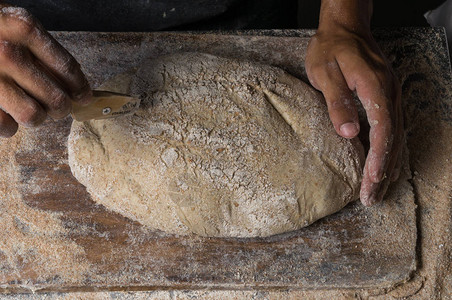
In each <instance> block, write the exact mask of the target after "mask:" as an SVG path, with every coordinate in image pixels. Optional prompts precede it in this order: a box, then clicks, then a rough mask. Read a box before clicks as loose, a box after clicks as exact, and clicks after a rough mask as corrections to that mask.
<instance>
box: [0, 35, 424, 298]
mask: <svg viewBox="0 0 452 300" xmlns="http://www.w3.org/2000/svg"><path fill="white" fill-rule="evenodd" d="M264 33H265V32H264ZM273 33H274V32H273ZM303 33H305V34H306V32H302V31H286V32H280V34H284V35H286V36H279V37H278V36H266V35H262V36H246V35H213V34H205V35H198V34H180V33H143V34H120V33H116V34H112V33H110V34H101V33H56V34H55V36H56V37H57V38H58V39H59V40H60V41H61V43H62V44H63V45H64V46H65V47H67V48H68V49H69V51H70V52H72V53H74V55H75V56H76V58H77V59H78V60H79V61H80V62H81V64H82V65H83V67H84V69H85V71H86V73H87V74H88V76H89V79H90V81H91V82H92V83H93V86H96V85H98V84H99V83H101V82H102V81H103V80H105V79H107V78H108V77H110V76H112V75H114V74H116V73H119V72H123V71H125V70H126V69H128V68H130V67H132V66H134V65H137V64H139V62H140V61H141V59H143V58H145V57H148V56H152V55H154V56H155V55H159V54H164V53H170V52H176V51H203V52H209V53H213V54H219V55H225V56H231V57H242V58H248V59H252V60H255V61H265V62H267V63H270V64H273V65H278V66H280V67H283V68H285V69H286V70H288V71H289V72H291V73H292V74H295V75H296V76H299V77H301V78H304V74H305V73H304V69H303V65H304V55H305V49H306V45H307V41H308V37H307V35H303ZM307 33H308V34H309V33H310V32H307ZM287 35H289V36H287ZM290 35H301V37H294V36H292V37H291V36H290ZM386 51H391V49H386ZM70 124H71V119H70V118H67V119H65V120H60V121H57V122H54V121H47V122H46V123H45V124H44V126H43V127H41V128H38V129H28V130H21V131H20V133H19V134H18V135H17V136H16V137H14V138H13V139H11V140H8V141H5V140H2V141H1V142H0V155H1V156H2V158H1V159H0V167H1V170H0V181H2V184H0V190H2V191H3V192H4V196H3V201H5V202H4V203H7V205H6V204H5V205H6V206H5V205H3V206H0V213H1V215H2V216H4V217H2V219H0V223H2V224H3V225H5V224H9V223H8V222H11V226H9V227H8V226H6V225H5V226H3V227H2V226H0V230H6V232H5V235H4V238H3V239H2V238H0V284H1V287H2V290H3V291H4V292H24V291H25V292H26V291H69V290H82V291H88V290H148V289H159V288H161V289H198V288H222V289H247V288H262V289H268V288H272V289H274V288H277V289H286V288H298V289H320V288H366V287H390V286H393V285H395V284H397V283H400V282H401V281H404V280H407V279H408V278H409V276H410V273H411V272H412V271H413V270H414V269H415V266H416V254H415V253H416V252H415V249H416V221H415V205H414V196H413V193H412V189H411V185H410V184H409V182H408V178H409V176H402V177H403V178H401V179H400V180H399V181H398V182H397V184H396V185H394V186H393V187H392V188H391V189H390V191H389V194H388V197H387V200H386V201H385V202H384V203H383V204H381V205H377V206H376V207H373V208H369V209H366V208H364V207H363V206H362V205H361V204H359V203H353V204H351V205H349V206H347V207H346V208H345V209H344V210H342V211H341V212H339V213H337V214H335V215H333V216H330V217H327V218H324V219H322V220H320V221H318V222H316V223H314V224H313V225H311V226H309V227H307V228H304V229H302V230H299V231H296V232H292V233H288V234H283V235H278V236H274V237H270V238H255V239H221V238H201V237H197V236H189V237H180V236H174V235H167V234H164V233H161V232H153V231H151V230H149V229H147V228H144V227H143V226H141V225H140V224H138V223H136V222H133V221H131V220H129V219H126V218H124V217H122V216H121V215H118V214H116V213H113V212H110V211H107V210H106V209H104V208H103V207H102V206H99V205H96V204H95V203H94V202H93V201H92V200H91V199H90V196H89V195H88V194H87V193H86V191H85V189H84V187H83V186H82V185H80V184H79V183H78V182H77V181H76V180H75V179H74V177H73V176H72V175H71V172H70V169H69V166H68V165H67V148H66V143H67V135H68V133H69V129H70ZM405 171H406V172H405V173H406V174H408V173H409V172H408V170H405ZM46 224H53V225H52V226H50V225H48V227H46V226H47V225H46ZM41 227H42V228H43V229H40V228H41ZM11 232H12V233H14V235H12V236H13V237H14V238H13V239H9V240H5V239H6V238H7V237H8V234H11ZM8 243H9V244H8ZM54 249H55V250H54ZM58 264H59V265H58Z"/></svg>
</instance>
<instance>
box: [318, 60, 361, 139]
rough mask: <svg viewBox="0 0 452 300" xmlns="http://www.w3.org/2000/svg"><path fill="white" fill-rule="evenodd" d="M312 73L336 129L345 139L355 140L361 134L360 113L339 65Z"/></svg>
mask: <svg viewBox="0 0 452 300" xmlns="http://www.w3.org/2000/svg"><path fill="white" fill-rule="evenodd" d="M312 71H313V72H311V77H312V78H313V80H312V81H313V82H315V84H316V86H317V87H316V88H317V89H319V90H320V91H321V92H322V93H323V95H324V97H325V100H326V103H327V106H328V113H329V116H330V119H331V122H332V123H333V126H334V129H335V130H336V132H337V133H338V134H339V135H341V136H343V137H345V138H354V137H355V136H357V135H358V133H359V120H358V112H357V110H356V106H355V103H354V100H353V94H352V92H351V91H350V89H349V88H348V86H347V83H346V81H345V79H344V76H343V75H342V73H341V71H340V69H339V67H338V65H337V63H336V62H334V63H330V64H329V65H328V66H327V67H326V68H317V69H314V70H312Z"/></svg>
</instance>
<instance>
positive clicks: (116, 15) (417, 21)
mask: <svg viewBox="0 0 452 300" xmlns="http://www.w3.org/2000/svg"><path fill="white" fill-rule="evenodd" d="M7 2H8V3H11V4H13V5H17V6H21V7H25V8H27V9H28V10H29V11H30V12H31V13H32V14H33V15H35V16H36V17H37V18H38V19H39V20H40V21H41V23H43V25H44V27H45V28H46V29H48V30H75V31H156V30H216V29H220V30H230V29H273V28H275V29H277V28H316V27H317V25H318V14H319V7H320V0H89V1H88V0H10V1H7ZM442 2H444V0H428V1H427V0H424V1H397V0H392V1H387V0H375V1H374V15H373V19H372V26H373V27H407V26H428V24H427V22H426V21H425V19H424V17H423V15H424V13H425V12H427V11H428V10H431V9H434V8H436V7H437V6H439V5H440V4H441V3H442Z"/></svg>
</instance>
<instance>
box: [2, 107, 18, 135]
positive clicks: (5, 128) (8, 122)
mask: <svg viewBox="0 0 452 300" xmlns="http://www.w3.org/2000/svg"><path fill="white" fill-rule="evenodd" d="M18 128H19V126H18V125H17V122H16V121H14V119H13V118H12V117H11V116H10V115H8V114H7V113H5V112H4V111H3V110H0V137H2V138H9V137H12V136H13V135H14V134H16V132H17V129H18Z"/></svg>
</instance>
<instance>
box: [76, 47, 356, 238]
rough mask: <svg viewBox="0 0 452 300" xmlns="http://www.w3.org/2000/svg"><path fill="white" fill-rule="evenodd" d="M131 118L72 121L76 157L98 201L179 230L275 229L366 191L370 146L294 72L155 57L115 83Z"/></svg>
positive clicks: (304, 221) (232, 233) (253, 232)
mask: <svg viewBox="0 0 452 300" xmlns="http://www.w3.org/2000/svg"><path fill="white" fill-rule="evenodd" d="M104 87H107V88H108V89H109V90H116V91H119V92H130V93H131V94H134V95H139V96H140V97H141V99H142V103H141V105H140V109H139V111H138V112H137V113H135V114H134V115H132V116H126V117H120V118H115V119H107V120H94V121H89V122H84V123H82V122H77V121H74V122H73V124H72V129H71V133H70V136H69V147H68V152H69V164H70V167H71V170H72V172H73V174H74V176H75V177H76V178H77V179H78V180H79V181H80V182H81V183H82V184H83V185H85V186H86V187H87V190H88V192H89V193H90V194H91V195H92V197H93V199H94V200H95V201H96V202H98V203H101V204H103V205H104V206H105V207H107V208H109V209H111V210H113V211H116V212H119V213H121V214H123V215H124V216H127V217H129V218H131V219H133V220H136V221H138V222H140V223H141V224H144V225H147V226H150V227H152V228H154V229H159V230H162V231H165V232H168V233H174V234H182V235H184V234H189V233H191V232H193V233H196V234H199V235H202V236H216V237H255V236H260V237H264V236H270V235H274V234H278V233H283V232H287V231H292V230H296V229H299V228H301V227H304V226H307V225H309V224H311V223H312V222H314V221H316V220H318V219H320V218H322V217H324V216H326V215H329V214H332V213H334V212H337V211H338V210H340V209H341V208H342V207H344V206H345V205H346V204H347V203H348V202H350V201H352V200H354V199H357V198H358V192H359V187H360V181H361V176H362V168H363V161H364V155H363V149H362V145H361V143H360V142H359V141H358V140H357V139H354V140H347V139H344V138H341V137H339V136H338V135H337V134H336V133H335V131H334V129H333V127H332V125H331V122H330V120H329V118H328V113H327V108H326V106H325V103H324V100H323V98H322V97H321V95H320V94H319V93H318V92H317V91H315V90H313V89H312V88H311V87H310V86H308V85H307V84H305V83H303V82H302V81H300V80H299V79H297V78H295V77H293V76H291V75H289V74H287V73H286V72H284V71H283V70H281V69H279V68H276V67H272V66H268V65H262V64H257V63H253V62H248V61H241V60H234V59H227V58H221V57H216V56H212V55H208V54H201V53H182V54H173V55H169V56H164V57H158V58H156V59H149V60H147V61H144V62H143V64H142V65H141V66H140V68H139V69H138V70H135V71H133V72H130V73H129V74H125V75H124V74H123V75H121V76H120V77H118V78H116V79H115V80H113V81H110V82H109V83H107V85H106V86H104Z"/></svg>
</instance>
